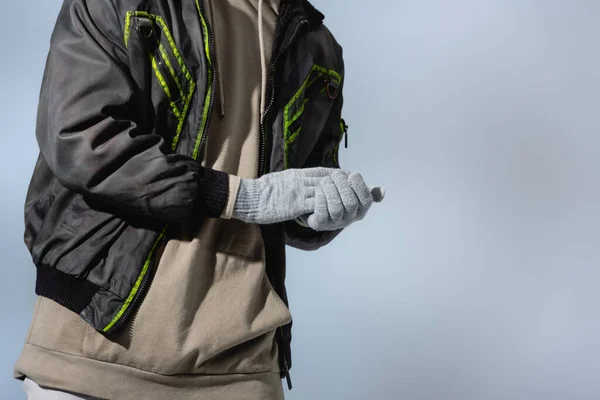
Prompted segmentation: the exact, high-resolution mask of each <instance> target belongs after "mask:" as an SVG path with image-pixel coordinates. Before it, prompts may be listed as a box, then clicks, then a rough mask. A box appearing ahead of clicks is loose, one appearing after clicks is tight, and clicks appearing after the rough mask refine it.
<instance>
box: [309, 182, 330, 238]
mask: <svg viewBox="0 0 600 400" xmlns="http://www.w3.org/2000/svg"><path fill="white" fill-rule="evenodd" d="M314 208H315V210H314V212H313V213H312V214H311V215H310V216H309V217H308V220H307V221H306V222H307V223H308V226H310V227H311V228H312V229H314V230H315V231H322V230H324V228H325V226H326V225H327V221H329V219H330V217H329V211H328V209H327V199H326V198H325V192H324V191H323V188H321V187H317V188H315V207H314Z"/></svg>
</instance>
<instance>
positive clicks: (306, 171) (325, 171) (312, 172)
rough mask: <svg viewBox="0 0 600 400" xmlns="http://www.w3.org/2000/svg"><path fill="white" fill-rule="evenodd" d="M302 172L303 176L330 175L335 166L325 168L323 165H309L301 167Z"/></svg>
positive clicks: (320, 176) (318, 176) (317, 176)
mask: <svg viewBox="0 0 600 400" xmlns="http://www.w3.org/2000/svg"><path fill="white" fill-rule="evenodd" d="M301 171H302V174H303V176H304V177H305V178H324V177H326V176H329V175H331V173H332V172H333V171H336V168H325V167H311V168H303V169H301Z"/></svg>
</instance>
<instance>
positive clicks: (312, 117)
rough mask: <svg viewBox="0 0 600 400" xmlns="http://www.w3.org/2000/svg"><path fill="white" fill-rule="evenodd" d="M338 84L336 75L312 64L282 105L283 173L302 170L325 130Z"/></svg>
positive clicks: (339, 78)
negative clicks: (299, 83)
mask: <svg viewBox="0 0 600 400" xmlns="http://www.w3.org/2000/svg"><path fill="white" fill-rule="evenodd" d="M341 81H342V77H341V76H340V74H338V73H337V72H336V71H334V70H332V69H327V68H324V67H321V66H319V65H316V64H315V65H313V66H312V68H311V69H310V70H309V72H308V73H307V74H306V75H305V78H304V81H303V82H302V83H301V85H300V87H299V88H298V89H297V90H296V91H295V93H294V94H293V96H292V97H291V99H290V100H289V101H288V102H287V103H286V104H285V105H284V107H283V110H282V114H281V116H282V118H281V127H282V134H281V136H282V141H283V167H284V169H288V168H301V167H302V166H303V164H304V162H305V161H306V159H307V157H308V155H309V154H310V152H311V151H312V149H313V147H314V146H315V144H316V143H317V141H318V139H319V136H320V135H321V133H322V132H323V131H324V130H325V129H326V124H327V122H328V120H329V118H330V113H331V112H332V108H333V103H334V100H335V99H336V98H337V97H338V94H339V91H340V85H341ZM338 121H339V117H338Z"/></svg>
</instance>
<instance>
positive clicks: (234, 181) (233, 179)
mask: <svg viewBox="0 0 600 400" xmlns="http://www.w3.org/2000/svg"><path fill="white" fill-rule="evenodd" d="M240 181H241V179H240V177H239V176H236V175H229V196H228V198H227V205H226V206H225V209H224V210H223V213H222V214H221V218H224V219H231V218H232V217H233V207H234V206H235V201H236V199H237V194H238V191H239V189H240Z"/></svg>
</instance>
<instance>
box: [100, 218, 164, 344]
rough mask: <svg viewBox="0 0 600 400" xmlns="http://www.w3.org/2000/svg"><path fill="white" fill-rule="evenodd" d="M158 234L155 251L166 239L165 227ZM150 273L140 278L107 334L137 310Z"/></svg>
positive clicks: (117, 327)
mask: <svg viewBox="0 0 600 400" xmlns="http://www.w3.org/2000/svg"><path fill="white" fill-rule="evenodd" d="M159 235H162V237H161V238H159V239H157V241H158V242H159V243H156V246H155V248H154V252H156V249H157V248H158V246H159V245H161V244H162V243H163V242H164V241H166V240H167V234H166V229H165V231H164V232H161V233H160V234H159ZM154 252H153V254H152V256H153V257H154V254H155V253H154ZM152 275H153V273H150V271H148V272H146V275H145V276H144V278H143V279H142V282H141V283H140V287H139V288H138V291H137V293H136V294H135V297H134V298H133V300H132V301H131V304H130V305H129V307H127V309H126V310H125V312H124V313H123V315H121V318H119V320H118V321H117V322H116V323H115V324H114V325H113V326H112V327H111V328H110V329H109V330H107V331H106V333H107V334H111V333H112V332H115V331H117V330H119V329H120V328H121V326H123V324H125V322H127V321H128V320H129V317H130V316H131V314H132V313H133V312H134V311H136V312H137V310H138V308H139V307H137V305H138V304H137V303H138V302H139V299H142V298H144V296H145V293H146V289H147V288H148V284H149V283H151V280H150V277H151V276H152Z"/></svg>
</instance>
